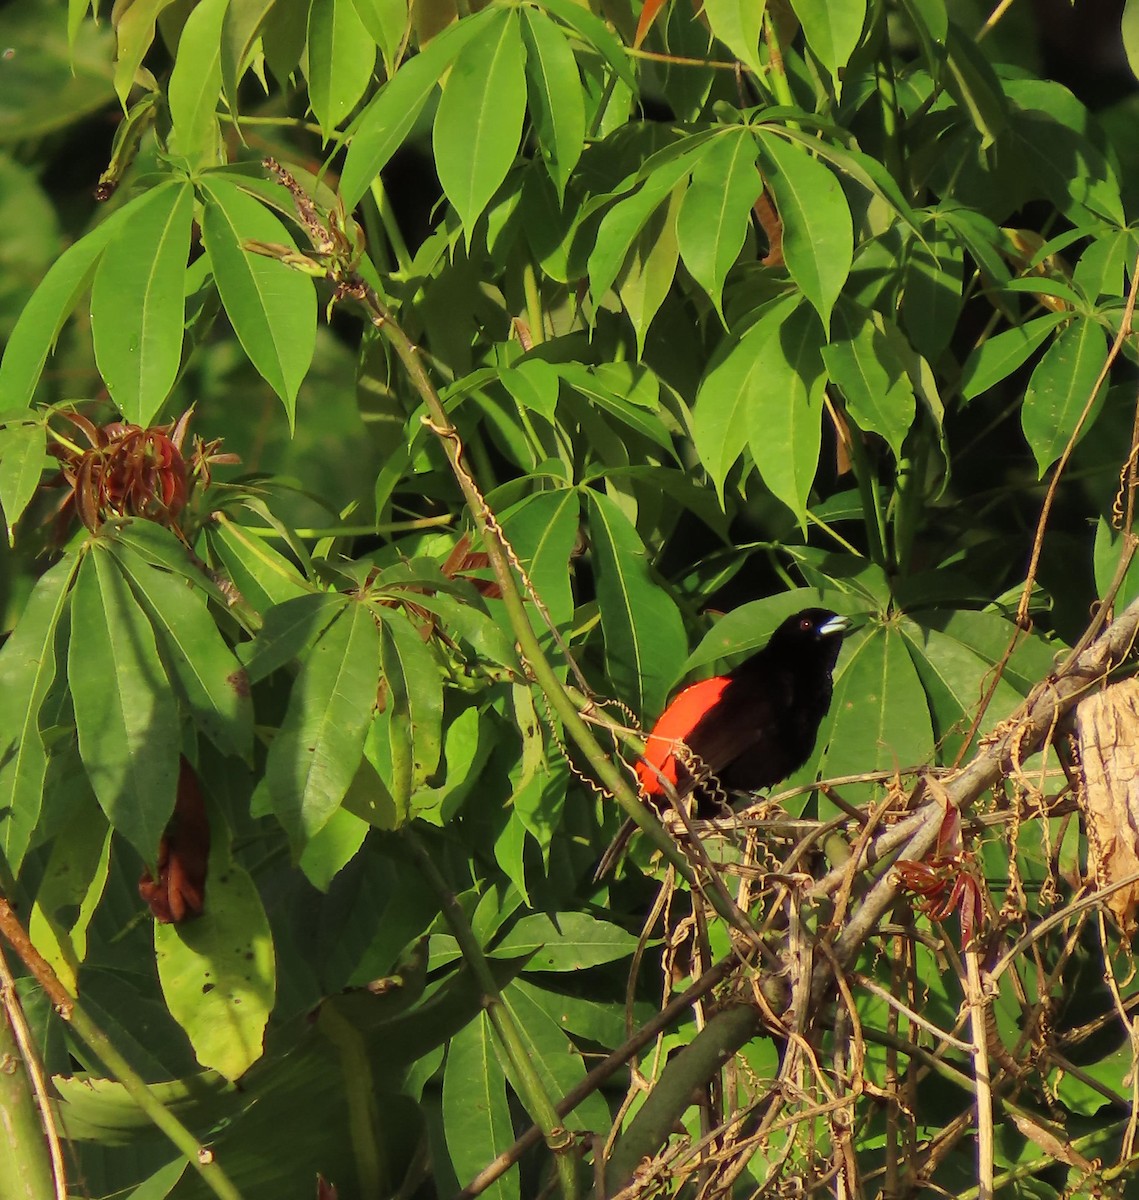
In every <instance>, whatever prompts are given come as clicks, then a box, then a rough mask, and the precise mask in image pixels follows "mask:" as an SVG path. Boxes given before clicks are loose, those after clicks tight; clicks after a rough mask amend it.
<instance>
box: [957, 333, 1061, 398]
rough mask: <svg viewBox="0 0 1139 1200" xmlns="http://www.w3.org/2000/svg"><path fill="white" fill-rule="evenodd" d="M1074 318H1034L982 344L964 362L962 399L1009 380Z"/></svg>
mask: <svg viewBox="0 0 1139 1200" xmlns="http://www.w3.org/2000/svg"><path fill="white" fill-rule="evenodd" d="M1070 318H1071V313H1069V312H1066V311H1065V312H1052V313H1045V314H1044V316H1042V317H1034V318H1033V319H1032V320H1031V321H1025V323H1024V324H1023V325H1014V326H1013V327H1012V329H1006V330H1005V331H1004V332H1003V333H998V334H997V335H996V336H995V337H991V338H988V339H987V340H986V341H984V342H982V343H981V344H980V345H979V346H978V347H977V348H976V350H974V351H973V353H972V354H970V355H969V357H968V358H967V359H966V361H965V366H964V367H963V368H962V370H961V395H962V396H963V397H964V399H966V400H972V399H973V398H974V396H980V395H982V394H983V393H984V392H987V391H988V390H989V388H991V387H995V386H996V385H997V384H998V383H1000V381H1001V380H1002V379H1007V378H1008V376H1010V375H1011V374H1012V373H1013V371H1015V370H1016V369H1017V367H1019V366H1020V364H1021V363H1023V362H1024V361H1025V360H1026V359H1027V358H1028V357H1029V356H1030V355H1031V354H1033V353H1035V351H1036V350H1038V349H1039V348H1040V347H1041V346H1042V345H1043V344H1044V340H1045V338H1047V337H1048V335H1049V334H1050V333H1051V332H1052V330H1053V329H1055V328H1056V326H1057V325H1060V324H1063V322H1064V321H1067V320H1069V319H1070Z"/></svg>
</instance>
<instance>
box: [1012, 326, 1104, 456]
mask: <svg viewBox="0 0 1139 1200" xmlns="http://www.w3.org/2000/svg"><path fill="white" fill-rule="evenodd" d="M1106 359H1107V341H1106V338H1105V336H1104V331H1103V328H1102V326H1101V325H1100V324H1099V323H1098V322H1097V321H1094V320H1092V319H1091V318H1090V317H1081V318H1077V319H1076V320H1075V321H1073V322H1072V324H1071V325H1069V326H1068V328H1067V329H1065V330H1064V331H1063V332H1062V333H1061V334H1060V335H1059V336H1058V337H1057V338H1056V340H1055V341H1054V342H1053V343H1052V345H1051V346H1049V347H1048V350H1047V351H1046V352H1045V354H1044V357H1043V358H1042V359H1041V360H1040V362H1039V363H1037V365H1036V370H1035V371H1033V372H1032V378H1031V379H1030V380H1029V381H1028V387H1027V389H1026V390H1025V393H1024V404H1023V406H1022V407H1021V410H1020V423H1021V426H1022V428H1023V429H1024V436H1025V437H1026V438H1027V439H1028V444H1029V445H1030V446H1031V447H1032V453H1033V455H1034V456H1035V457H1036V465H1037V466H1038V467H1039V469H1040V473H1041V475H1043V474H1044V472H1045V471H1046V470H1047V469H1048V467H1050V466H1051V465H1052V463H1054V462H1055V461H1056V459H1057V458H1059V457H1060V454H1061V453H1062V452H1063V449H1064V446H1065V445H1066V444H1067V442H1068V439H1069V438H1070V437H1071V436H1072V434H1073V432H1074V431H1075V428H1076V422H1077V420H1078V419H1079V416H1080V413H1081V411H1082V410H1083V408H1084V405H1085V404H1087V402H1088V400H1089V399H1090V397H1091V395H1092V389H1093V387H1094V385H1095V381H1096V378H1097V377H1098V375H1099V373H1100V369H1101V368H1102V367H1103V364H1104V362H1105V361H1106ZM1102 391H1103V389H1102V387H1101V389H1100V395H1101V396H1102ZM1088 425H1089V422H1085V423H1084V428H1083V430H1082V431H1081V432H1086V431H1087V428H1088Z"/></svg>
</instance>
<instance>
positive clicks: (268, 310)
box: [202, 176, 316, 424]
mask: <svg viewBox="0 0 1139 1200" xmlns="http://www.w3.org/2000/svg"><path fill="white" fill-rule="evenodd" d="M203 185H204V187H205V190H206V195H207V199H206V205H205V213H204V216H203V219H202V236H203V238H204V240H205V244H206V250H207V252H208V253H209V256H210V265H211V266H212V268H213V273H214V278H215V279H216V280H217V285H218V291H219V292H220V293H221V298H222V303H223V304H224V305H225V309H226V313H227V315H228V316H229V319H230V321H231V322H232V323H233V328H234V332H235V333H236V334H237V336H238V339H239V340H240V341H241V344H242V346H243V347H244V349H245V352H246V354H248V355H249V357H250V360H251V361H252V362H253V365H254V366H255V367H256V368H257V370H258V371H260V372H261V374H262V375H263V376H264V377H265V379H266V380H267V381H268V383H269V384H270V386H271V387H272V388H273V390H274V391H275V392H276V393H277V395H278V396H280V397H281V401H282V402H283V404H284V405H285V411H286V412H287V413H288V414H289V422H290V424H291V423H292V421H293V418H294V414H295V411H296V402H297V389H298V388H299V387H300V385H301V381H302V380H303V379H304V377H305V374H306V372H307V371H308V368H309V364H310V363H311V362H312V355H313V349H314V347H315V345H316V289H315V288H314V286H313V281H312V280H311V279H310V278H309V277H308V276H307V275H304V274H301V273H300V272H298V271H291V270H289V269H288V268H287V267H285V266H284V265H283V264H281V263H279V262H275V261H274V260H273V259H270V258H266V257H264V256H263V255H260V254H251V253H250V252H249V251H248V250H246V249H245V243H246V242H247V241H261V242H270V243H277V244H279V245H285V246H291V247H293V248H294V249H295V245H296V244H295V243H294V241H293V239H292V237H291V236H290V234H289V232H288V230H287V229H286V228H285V226H284V225H283V224H282V223H281V222H280V221H279V220H278V219H277V218H276V217H275V216H274V215H273V214H272V213H271V212H270V211H269V210H268V209H267V208H266V207H265V206H264V205H263V204H260V203H258V201H256V200H254V199H253V197H252V196H250V195H248V194H247V193H246V192H243V191H242V190H241V189H240V188H238V187H236V186H235V185H234V184H232V183H229V182H227V181H226V180H223V179H219V178H217V177H216V176H214V177H209V176H207V177H206V179H205V180H204V181H203Z"/></svg>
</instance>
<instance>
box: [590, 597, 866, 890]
mask: <svg viewBox="0 0 1139 1200" xmlns="http://www.w3.org/2000/svg"><path fill="white" fill-rule="evenodd" d="M849 629H850V622H849V621H848V620H847V619H846V618H845V617H840V616H838V614H837V613H833V612H831V611H830V610H829V609H825V608H805V609H803V611H802V612H798V613H796V614H795V615H794V616H793V617H788V618H787V620H786V621H784V622H783V624H782V625H780V626H779V628H778V629H777V630H776V631H775V632H774V633H773V634H772V635H771V640H770V641H769V642H768V643H767V645H766V646H764V648H763V649H762V650H760V651H759V652H758V653H756V654H753V655H752V656H751V657H750V658H748V659H745V660H744V661H743V662H742V663H740V665H739V666H738V667H736V668H735V669H734V670H732V671H729V672H728V674H727V675H716V676H714V677H713V678H711V679H703V680H701V681H700V682H699V683H693V684H691V685H689V686H688V687H686V688H685V689H684V690H683V691H682V692H680V693H679V694H678V695H677V696H676V698H675V699H674V700H673V701H672V703H671V704H669V706H668V707H667V708H666V709H665V710H664V712H663V713H662V714H661V715H660V718H659V719H658V720H657V723H656V724H655V725H654V726H653V729H652V732H651V733H650V734H649V736H648V739H647V740H646V743H645V753H644V757H643V758H642V759H641V761H639V762H638V763H637V766H636V772H637V779H638V781H639V783H640V790H641V796H642V798H643V799H644V800H646V801H649V802H650V803H652V804H653V805H654V806H655V807H657V808H661V807H664V806H665V804H666V796H665V790H664V785H663V784H662V783H661V776H664V778H665V779H667V780H668V781H669V783H671V784H672V785H673V786H674V787H675V789H676V793H677V795H678V796H679V797H680V798H681V799H683V798H684V797H685V796H687V795H689V794H692V793H694V794H695V800H696V814H697V816H708V815H711V813H712V812H713V811H714V810H715V803H716V801H715V797H716V795H717V791H718V790H719V789H733V790H737V791H748V792H754V791H758V790H759V789H760V788H766V787H771V786H772V784H776V783H778V782H779V781H780V780H782V779H786V778H787V776H788V775H790V774H791V773H792V771H795V770H797V769H798V768H799V767H801V766H802V765H803V763H805V762H806V761H807V759H808V758H810V756H811V751H812V750H813V749H814V747H815V739H816V738H817V737H818V733H819V725H820V724H821V723H822V719H823V717H825V716H826V713H827V709H828V708H830V703H831V692H832V691H833V686H834V685H833V681H832V674H833V672H834V667H835V663H836V662H837V661H838V652H839V649H840V648H841V646H842V639H843V636H844V635H845V634H846V633H847V632H848V631H849ZM717 784H718V785H719V789H718V788H717ZM635 829H636V824H635V822H633V821H632V820H630V821H627V822H626V823H625V825H624V826H622V828H621V830H620V832H619V833H618V834H617V837H616V838H615V839H614V841H613V843H612V844H611V845H610V847H609V849H608V850H607V851H606V852H605V856H604V857H603V858H602V860H601V864H600V865H599V866H598V868H597V874H596V875H595V878H596V879H600V878H601V877H602V876H603V875H605V874H606V872H607V871H608V870H609V868H610V867H611V866H612V865H613V863H614V862H616V860H617V857H618V855H619V854H620V853H621V851H622V850H623V848H624V846H625V843H626V842H627V841H628V840H629V836H630V835H631V834H632V832H633V830H635Z"/></svg>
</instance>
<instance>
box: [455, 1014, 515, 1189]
mask: <svg viewBox="0 0 1139 1200" xmlns="http://www.w3.org/2000/svg"><path fill="white" fill-rule="evenodd" d="M443 1127H444V1130H445V1131H446V1137H447V1152H448V1154H450V1156H451V1162H452V1163H453V1164H454V1167H455V1171H456V1173H457V1175H458V1176H459V1178H460V1179H462V1180H465V1179H470V1178H472V1177H473V1176H475V1175H477V1174H478V1172H479V1171H481V1170H482V1169H483V1167H484V1166H486V1164H487V1162H489V1161H490V1159H491V1158H492V1157H493V1156H494V1155H495V1153H497V1152H498V1151H499V1150H505V1149H506V1148H507V1147H508V1146H509V1145H510V1143H511V1142H513V1141H514V1125H513V1123H512V1122H511V1119H510V1106H509V1105H508V1104H507V1101H506V1077H505V1076H504V1075H503V1072H502V1067H501V1066H499V1063H498V1057H497V1054H496V1052H495V1046H494V1032H493V1030H492V1028H491V1024H490V1018H489V1017H488V1016H487V1015H486V1013H479V1014H478V1016H477V1017H476V1018H475V1019H474V1020H473V1021H470V1022H469V1023H468V1024H466V1025H465V1026H464V1027H463V1028H462V1029H461V1030H460V1031H459V1032H458V1033H457V1034H455V1036H454V1037H453V1038H452V1039H451V1044H450V1046H449V1047H448V1050H447V1063H446V1066H445V1067H444V1069H443ZM485 1194H486V1195H488V1196H491V1197H494V1198H495V1200H516V1198H517V1197H518V1196H519V1194H520V1191H519V1184H518V1168H517V1167H513V1168H512V1169H511V1170H510V1171H508V1172H507V1173H506V1174H505V1175H503V1176H502V1177H501V1178H499V1179H497V1180H495V1182H494V1183H492V1184H491V1185H490V1187H489V1188H487V1190H486V1193H485Z"/></svg>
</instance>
